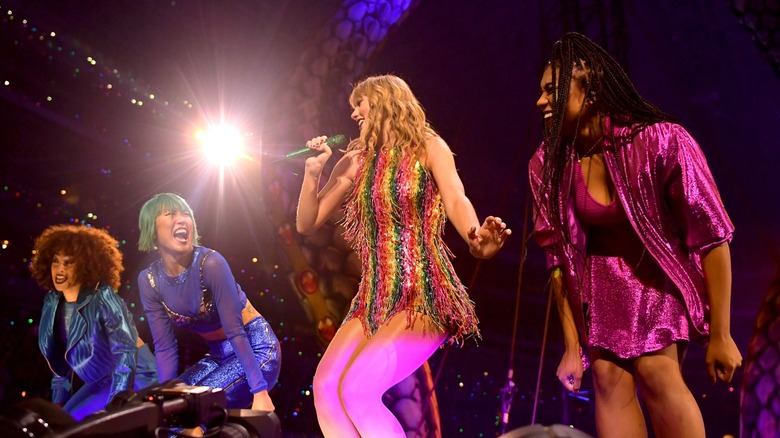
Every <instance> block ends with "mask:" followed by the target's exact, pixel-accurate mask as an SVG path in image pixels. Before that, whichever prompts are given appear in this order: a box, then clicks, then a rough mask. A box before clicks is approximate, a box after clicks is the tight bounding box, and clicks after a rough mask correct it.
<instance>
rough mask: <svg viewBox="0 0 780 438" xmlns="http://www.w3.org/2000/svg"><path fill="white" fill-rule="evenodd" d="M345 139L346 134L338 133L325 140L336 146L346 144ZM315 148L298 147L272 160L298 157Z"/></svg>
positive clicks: (331, 145)
mask: <svg viewBox="0 0 780 438" xmlns="http://www.w3.org/2000/svg"><path fill="white" fill-rule="evenodd" d="M345 140H346V137H344V134H338V135H334V136H332V137H328V139H327V140H325V144H327V145H328V146H330V147H335V146H340V145H342V144H344V141H345ZM313 150H314V149H312V148H310V147H305V148H301V149H298V150H297V151H293V152H290V153H287V154H284V155H282V157H281V158H279V159H277V160H274V161H272V163H278V162H279V161H282V160H286V159H288V158H293V157H296V156H298V155H301V154H305V153H307V152H311V151H313Z"/></svg>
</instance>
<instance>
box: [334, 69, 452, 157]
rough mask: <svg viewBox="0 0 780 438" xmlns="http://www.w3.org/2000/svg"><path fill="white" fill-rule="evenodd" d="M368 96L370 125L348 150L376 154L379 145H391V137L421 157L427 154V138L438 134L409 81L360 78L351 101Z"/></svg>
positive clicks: (354, 103)
mask: <svg viewBox="0 0 780 438" xmlns="http://www.w3.org/2000/svg"><path fill="white" fill-rule="evenodd" d="M363 97H365V98H367V99H368V104H369V107H370V110H369V113H368V118H367V119H366V120H365V121H364V122H363V123H367V124H368V126H367V127H366V129H364V130H363V131H362V132H361V134H360V137H359V138H356V139H354V140H352V141H351V142H350V143H349V145H348V146H347V150H355V149H358V150H365V151H367V152H368V153H369V154H373V153H374V151H376V150H377V148H380V147H382V148H383V147H387V146H388V145H385V144H383V143H384V141H386V140H388V139H391V140H392V141H393V145H394V146H395V147H396V148H398V149H400V150H402V151H403V152H404V153H408V154H411V155H412V156H415V157H417V158H418V159H419V158H421V157H423V156H424V154H425V142H426V140H427V139H428V138H430V137H438V136H439V134H437V133H436V131H434V129H433V128H432V127H431V126H430V124H429V123H428V121H427V120H426V118H425V110H424V109H423V107H422V105H420V102H419V101H418V100H417V97H415V96H414V93H412V89H411V88H409V85H408V84H407V83H406V82H405V81H404V80H403V79H401V78H399V77H398V76H394V75H382V76H371V77H368V78H366V79H363V80H362V81H360V82H358V84H357V85H355V87H354V88H353V89H352V93H351V94H350V96H349V104H350V105H351V106H352V107H353V108H356V107H357V106H358V105H359V103H360V100H361V99H362V98H363Z"/></svg>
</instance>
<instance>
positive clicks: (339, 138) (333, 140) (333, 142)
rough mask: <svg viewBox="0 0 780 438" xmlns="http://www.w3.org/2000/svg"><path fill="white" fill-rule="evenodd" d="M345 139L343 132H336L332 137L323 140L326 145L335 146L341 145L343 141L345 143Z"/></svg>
mask: <svg viewBox="0 0 780 438" xmlns="http://www.w3.org/2000/svg"><path fill="white" fill-rule="evenodd" d="M346 141H347V137H345V136H344V134H338V135H334V136H332V137H328V139H327V140H325V143H327V144H328V146H330V147H335V146H341V145H343V144H344V143H346Z"/></svg>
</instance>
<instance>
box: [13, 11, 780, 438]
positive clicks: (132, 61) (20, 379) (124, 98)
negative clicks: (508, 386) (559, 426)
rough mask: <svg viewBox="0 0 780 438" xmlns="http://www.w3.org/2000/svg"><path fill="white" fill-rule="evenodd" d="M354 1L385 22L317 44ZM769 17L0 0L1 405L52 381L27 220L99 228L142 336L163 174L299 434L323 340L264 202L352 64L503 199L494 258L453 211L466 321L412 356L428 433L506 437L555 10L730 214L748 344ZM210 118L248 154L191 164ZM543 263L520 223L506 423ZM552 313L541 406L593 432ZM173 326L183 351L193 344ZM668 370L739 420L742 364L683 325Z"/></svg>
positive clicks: (767, 201)
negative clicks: (701, 171) (284, 158)
mask: <svg viewBox="0 0 780 438" xmlns="http://www.w3.org/2000/svg"><path fill="white" fill-rule="evenodd" d="M754 3H755V4H760V5H764V6H765V7H766V8H769V9H767V10H768V11H769V12H772V13H771V14H770V13H767V14H765V15H763V17H769V18H764V20H770V21H761V20H759V21H758V22H757V21H756V20H755V19H753V20H752V21H751V19H750V17H747V19H745V15H744V14H741V13H739V12H740V11H741V10H744V9H745V7H744V5H745V4H754ZM740 5H741V6H740ZM732 7H734V8H735V9H733V8H732ZM738 7H742V9H739V8H738ZM382 8H385V9H382ZM772 8H774V9H772ZM762 10H764V9H762ZM361 11H362V12H363V13H365V12H366V11H369V12H371V13H374V14H376V15H377V16H378V17H379V19H380V20H379V21H381V19H384V20H386V21H387V22H390V23H391V25H390V26H388V27H387V28H386V29H385V31H381V32H379V31H377V30H376V29H374V28H371V27H370V23H369V24H366V22H365V21H364V22H362V23H363V25H364V26H365V27H366V28H364V29H362V32H364V34H365V35H367V36H368V37H367V39H366V40H364V41H363V42H362V43H360V42H355V43H354V44H352V45H349V46H338V48H337V49H336V48H334V47H335V46H336V45H337V43H336V42H333V41H332V38H330V37H328V36H327V34H328V32H333V33H334V34H337V35H341V34H344V33H347V34H348V33H349V32H351V31H354V30H352V29H346V28H344V27H339V25H338V23H339V21H338V20H339V19H343V18H344V17H346V18H347V19H345V20H344V21H341V23H342V24H343V23H345V22H348V21H349V20H348V19H351V18H354V17H355V16H357V15H359V14H360V13H361ZM372 11H373V12H372ZM383 11H387V13H386V14H385V12H383ZM383 14H385V15H383ZM387 14H391V15H392V14H396V15H394V16H392V17H390V16H387ZM777 14H778V11H777V5H776V2H773V1H766V2H748V1H744V2H738V1H735V2H733V4H732V3H729V2H726V1H709V0H692V1H685V2H678V1H674V0H659V1H652V2H648V1H622V2H621V1H604V2H595V1H584V0H583V1H578V0H560V1H544V0H528V1H519V0H518V1H499V0H487V1H479V2H477V1H466V0H419V1H409V0H406V1H380V0H375V1H356V0H352V1H345V2H343V3H342V2H340V1H337V0H291V1H281V0H271V1H262V0H227V1H219V2H217V1H207V0H165V1H153V0H133V1H130V0H111V1H100V0H82V1H73V0H57V1H51V0H45V1H44V0H39V1H29V0H25V1H23V0H13V1H8V0H0V148H1V149H0V150H1V152H0V156H1V157H2V159H1V160H0V243H1V244H2V246H1V247H0V291H1V292H2V294H3V299H2V301H0V303H1V304H0V400H1V403H2V405H3V406H8V405H11V404H13V403H15V402H18V401H20V400H22V399H23V398H30V397H36V396H38V397H46V396H47V391H48V387H49V381H50V377H51V374H50V371H49V370H48V368H47V365H46V363H45V361H44V360H43V358H42V356H41V355H40V352H39V351H38V348H37V323H38V316H39V313H40V306H41V302H42V298H43V294H44V292H43V291H41V290H40V289H39V288H38V287H37V285H36V284H35V283H34V281H33V280H32V279H31V278H30V275H29V271H28V264H29V258H30V256H31V247H32V239H33V238H34V237H35V236H36V235H38V234H39V233H40V232H41V231H42V230H43V229H44V228H45V227H46V226H48V225H51V224H57V223H64V222H71V223H77V222H78V223H85V224H90V225H91V226H96V227H103V228H107V229H109V230H110V232H111V233H112V234H113V235H114V236H115V237H117V238H118V239H120V240H121V242H122V248H121V249H122V252H123V254H124V257H125V266H126V269H127V271H126V273H125V275H124V276H123V279H124V281H125V283H124V286H123V288H122V290H121V291H120V293H121V295H122V296H123V297H124V298H125V300H126V301H127V302H128V304H129V305H130V306H131V310H132V311H133V313H134V315H135V318H136V323H137V325H138V327H139V330H140V331H141V335H142V337H143V338H144V339H145V340H146V341H150V340H151V339H150V336H149V333H148V327H147V326H146V323H145V321H144V319H143V312H142V309H141V308H140V303H139V302H138V297H137V291H136V285H135V277H136V275H137V273H138V272H139V270H140V269H142V268H143V267H145V266H146V264H148V262H149V261H150V259H149V257H148V256H144V255H142V254H140V253H139V252H138V251H137V249H136V246H135V243H136V241H137V238H138V229H137V215H138V211H139V208H140V206H141V204H142V202H143V201H145V200H146V199H148V198H149V197H150V196H151V195H152V194H154V193H157V192H161V191H170V192H178V193H181V194H182V195H183V196H184V197H185V198H187V199H188V200H189V201H191V204H192V206H193V208H194V210H195V214H196V218H197V220H198V225H199V228H200V231H201V234H202V236H203V243H204V244H205V245H207V246H209V247H213V248H215V249H217V250H219V251H220V252H221V253H222V254H224V255H225V256H226V258H227V259H228V261H229V262H230V264H231V266H232V268H233V271H234V273H235V274H236V276H237V279H238V281H239V283H240V284H241V285H242V287H243V288H244V290H245V291H247V293H248V295H250V298H251V300H252V301H253V302H254V303H255V305H256V307H257V308H258V309H259V310H260V311H261V312H262V313H263V314H264V315H265V316H266V318H267V319H268V320H269V321H270V322H271V323H272V325H273V327H274V330H276V332H277V334H278V335H279V337H280V339H281V340H282V348H283V357H284V365H283V368H282V375H281V378H280V381H279V384H278V385H277V387H276V388H275V389H274V390H273V392H272V397H273V398H274V400H275V403H276V406H277V409H278V410H277V413H278V415H279V417H280V418H281V419H282V423H283V426H284V429H285V434H286V436H317V433H318V428H317V425H316V418H315V413H314V409H313V403H312V398H311V393H310V389H311V386H310V385H311V377H312V375H313V373H314V369H315V367H316V364H317V361H318V358H319V354H320V353H321V349H320V346H319V344H318V342H317V340H316V336H315V333H314V330H313V329H312V328H311V324H310V323H309V320H308V318H307V313H306V311H305V309H304V308H303V307H302V306H301V304H300V302H299V300H298V298H297V296H296V295H295V293H294V292H293V291H292V289H291V286H290V283H289V281H288V279H287V276H288V273H289V272H290V270H291V269H292V267H291V265H290V262H289V260H288V258H287V256H286V255H285V254H284V253H283V252H282V251H281V250H280V249H279V245H278V243H277V238H276V229H275V227H274V226H273V220H272V218H271V213H270V211H271V210H272V209H273V208H275V207H279V205H271V204H272V203H271V201H270V197H269V195H268V192H267V187H268V186H269V185H270V184H271V183H272V182H281V183H282V189H283V190H285V191H286V192H287V193H288V195H287V196H286V197H285V198H284V199H286V200H287V201H286V202H287V203H286V204H285V205H283V206H282V209H283V210H284V211H286V212H287V213H288V214H289V213H290V212H292V211H294V201H295V198H294V196H295V191H296V190H297V189H298V184H299V182H300V177H299V175H298V173H297V172H299V170H300V169H302V163H301V162H300V161H288V162H284V163H281V164H270V161H271V160H270V158H273V157H274V156H277V155H278V154H281V153H284V152H288V151H292V150H295V149H297V148H299V147H301V146H302V145H303V143H304V142H305V141H306V139H308V138H309V137H311V136H314V135H319V134H322V133H324V134H334V133H338V132H343V133H345V134H346V135H347V136H348V137H353V136H356V135H357V129H356V126H355V125H354V124H353V122H352V121H351V120H350V119H349V114H350V112H351V110H350V108H349V107H348V104H347V102H346V93H347V92H348V91H349V84H350V83H351V82H354V81H355V80H356V79H359V78H360V77H364V76H366V75H369V74H378V73H395V74H398V75H399V76H401V77H403V78H405V79H406V80H407V81H408V82H409V83H410V85H411V86H412V89H413V90H414V91H415V92H416V94H417V96H418V97H419V99H420V100H421V102H422V103H423V105H424V106H425V107H426V110H427V111H428V116H429V119H430V120H431V121H432V123H433V125H434V127H435V128H436V129H437V130H438V131H439V132H440V133H441V134H442V136H443V137H444V139H445V140H446V141H447V142H448V143H449V144H450V146H451V147H452V149H453V151H454V152H455V153H456V162H457V164H458V167H459V169H460V173H461V177H462V179H463V182H464V184H465V187H466V190H467V194H468V195H469V196H470V198H471V199H472V201H473V203H474V205H475V207H476V209H477V211H478V213H479V215H480V216H481V217H484V216H485V215H488V214H494V215H499V216H501V217H502V218H503V219H504V220H505V221H506V222H508V223H509V224H510V226H511V227H512V228H513V230H514V233H515V234H514V235H513V236H512V238H511V240H510V241H509V242H508V243H507V245H506V247H505V249H504V250H503V251H502V253H501V254H500V255H499V256H497V258H496V259H494V260H491V261H488V262H485V263H481V264H477V263H476V261H475V260H474V259H473V258H471V257H470V256H469V255H468V251H467V249H466V248H465V245H464V244H463V243H462V242H461V241H460V240H459V239H458V238H457V234H456V233H455V232H454V229H452V228H449V229H448V233H447V240H448V242H449V244H450V246H451V248H452V249H453V251H454V252H455V254H456V256H457V258H456V260H455V265H456V269H457V270H458V272H459V274H460V276H461V278H462V279H463V280H464V282H465V283H467V284H468V285H470V287H471V293H472V297H473V299H474V301H475V302H476V304H477V310H478V314H479V317H480V319H481V328H482V331H483V339H482V341H481V342H479V344H478V345H476V344H475V343H473V342H472V343H468V344H466V345H465V346H463V347H462V348H454V349H449V350H446V351H445V350H442V351H440V352H439V353H437V354H436V355H434V357H433V358H432V360H431V361H430V364H431V367H432V370H433V374H434V375H436V376H437V377H438V380H437V381H436V391H437V395H438V401H439V410H440V413H441V419H442V430H443V435H444V436H445V437H454V436H463V437H495V436H498V435H500V431H501V425H500V412H501V403H500V398H501V394H502V392H501V389H502V387H504V385H505V383H506V381H505V380H506V379H505V376H506V372H507V369H508V367H509V360H510V349H511V339H512V332H513V318H514V307H515V300H516V294H517V290H518V268H519V264H520V259H521V257H520V254H521V246H522V238H521V232H522V230H523V221H524V216H523V214H524V208H525V202H526V186H527V178H526V165H527V162H528V159H529V157H530V155H531V153H532V151H533V149H534V148H535V147H536V146H537V145H538V143H539V141H540V138H541V117H540V114H539V113H538V111H537V110H536V109H535V107H534V103H535V101H536V99H537V97H538V93H539V80H540V75H541V71H542V67H543V65H544V62H545V61H546V59H547V56H548V53H549V50H550V47H551V45H552V42H553V41H555V40H556V39H557V38H558V37H560V35H561V34H562V32H563V31H565V30H580V31H584V32H585V33H586V34H588V35H589V36H591V37H592V38H593V39H595V40H596V41H597V42H599V43H601V44H602V45H604V46H605V47H606V48H608V49H609V51H610V52H611V53H612V54H613V55H614V56H615V57H616V58H617V59H618V60H620V61H621V62H622V63H623V65H624V66H625V67H626V69H627V70H628V73H629V75H630V76H631V77H632V79H633V80H634V83H635V85H636V86H637V88H638V89H639V91H640V93H642V94H643V96H644V97H646V98H647V99H648V100H650V101H651V102H653V103H655V104H657V105H658V106H660V107H661V108H662V109H663V110H665V111H667V112H669V113H671V114H673V115H674V116H676V117H678V118H679V120H680V121H681V122H682V124H684V125H685V126H686V127H687V128H688V130H689V131H690V132H691V133H692V134H693V135H694V137H695V138H696V139H697V140H698V141H699V143H700V144H701V147H702V149H703V150H704V152H705V154H706V156H707V157H708V160H709V164H710V166H711V168H712V171H713V173H714V175H715V179H716V181H717V182H718V185H719V188H720V190H721V195H722V197H723V201H724V203H725V205H726V207H727V208H728V210H729V212H730V214H731V217H732V220H733V221H734V223H735V225H736V229H737V231H736V234H735V236H734V241H733V246H732V257H733V268H734V288H733V313H732V332H733V335H734V337H735V339H736V341H737V344H738V345H739V347H740V349H741V350H742V352H743V355H745V353H746V348H747V343H748V339H749V337H750V334H751V330H752V327H753V324H754V319H755V316H756V312H757V309H758V305H759V303H760V302H761V300H762V297H763V295H764V293H765V291H766V289H767V287H768V284H769V280H770V277H771V275H772V273H773V271H774V270H775V269H776V267H777V266H778V260H779V257H778V232H777V230H778V226H780V219H778V218H779V217H780V211H779V210H778V208H779V207H778V205H779V204H780V202H779V201H780V191H778V177H777V167H778V165H780V147H779V146H780V145H778V141H777V136H778V135H777V133H778V126H779V125H778V124H779V123H780V83H779V82H778V77H777V73H776V71H775V70H773V67H776V65H777V64H773V62H774V61H773V60H774V59H775V58H773V57H772V56H775V57H777V52H775V53H774V54H773V53H772V52H771V50H772V47H773V44H774V47H776V46H777V45H778V43H780V38H779V39H776V40H772V37H773V35H774V34H772V33H768V32H767V31H766V29H770V30H771V29H773V27H776V25H777V17H778V15H777ZM339 17H341V18H339ZM772 17H774V18H772ZM740 18H743V19H745V20H743V21H740ZM754 18H755V17H754ZM772 19H773V20H775V21H771V20H772ZM751 23H752V24H751ZM767 35H768V36H767ZM754 36H757V37H758V42H756V41H754V39H753V37H754ZM774 37H777V35H774ZM767 38H769V39H768V40H767ZM353 42H354V41H353ZM775 50H776V49H775ZM767 51H769V52H767ZM333 59H336V62H335V63H334V62H333ZM329 60H330V61H329ZM223 120H224V121H226V122H229V123H233V124H236V125H237V126H238V127H239V128H240V129H241V130H242V132H245V133H251V136H250V137H249V138H250V140H251V146H252V148H253V149H254V151H253V153H254V154H255V157H256V159H255V160H254V161H251V162H250V161H246V160H245V161H242V162H241V163H240V164H239V165H238V166H237V167H235V168H232V169H227V170H225V171H223V172H222V173H220V171H219V170H218V168H217V167H215V166H212V165H209V163H205V162H202V160H201V157H200V154H199V152H197V145H196V141H195V139H194V137H193V135H192V134H193V132H194V131H195V130H196V129H197V128H199V127H203V126H206V125H207V124H209V123H211V124H216V123H219V122H220V121H223ZM334 161H335V160H334ZM269 179H271V181H269ZM274 199H275V198H274ZM545 280H546V279H545V268H544V263H543V258H542V255H541V253H540V252H539V250H538V248H536V247H535V246H534V245H533V244H531V245H530V246H529V253H528V257H527V262H526V263H525V272H524V275H523V278H522V287H521V292H520V293H521V297H520V303H521V304H520V313H519V325H518V329H517V332H516V335H517V343H516V350H515V356H514V364H513V367H514V369H515V378H514V383H515V384H516V389H517V393H516V395H515V398H514V403H513V405H512V411H511V415H510V421H509V429H512V428H517V427H520V426H523V425H527V424H530V423H531V415H532V410H533V397H534V392H535V387H536V379H537V371H538V368H539V356H540V354H541V351H542V337H543V333H544V323H545V310H546V304H547V295H546V293H545V291H544V283H545ZM557 327H558V323H557V320H555V319H553V320H552V321H551V331H550V333H549V341H548V346H547V349H546V353H545V355H544V363H543V367H542V372H541V386H540V388H541V390H540V395H539V407H538V412H537V417H536V421H537V422H539V423H543V424H551V423H566V424H572V425H574V426H575V427H576V428H579V429H581V430H584V431H588V432H591V433H592V432H593V429H594V426H593V403H592V400H591V399H590V398H589V393H586V394H585V396H584V397H580V398H574V397H570V396H567V395H566V394H564V393H563V392H562V390H561V386H560V384H559V383H558V382H557V380H556V378H555V375H554V371H555V368H556V367H557V364H558V358H559V357H560V353H561V350H560V334H559V332H558V330H557ZM187 339H189V340H188V341H185V342H183V344H185V353H186V354H191V355H192V357H194V356H195V355H197V354H202V353H203V352H204V351H205V350H204V347H203V345H202V344H200V343H198V342H197V340H196V339H193V338H187ZM684 375H685V378H686V380H687V382H688V384H689V385H690V387H691V389H692V391H693V394H694V396H695V397H696V400H697V401H698V402H699V404H700V406H701V408H702V412H703V414H704V419H705V424H706V427H707V431H708V436H723V435H724V434H734V435H736V434H737V433H738V430H739V388H740V383H741V379H742V374H741V372H738V373H737V375H736V378H735V381H734V382H733V383H732V385H723V384H718V385H715V386H712V385H710V384H709V383H707V379H706V373H705V368H704V349H703V348H702V346H698V345H694V346H691V348H690V350H689V352H688V358H687V360H686V363H685V368H684Z"/></svg>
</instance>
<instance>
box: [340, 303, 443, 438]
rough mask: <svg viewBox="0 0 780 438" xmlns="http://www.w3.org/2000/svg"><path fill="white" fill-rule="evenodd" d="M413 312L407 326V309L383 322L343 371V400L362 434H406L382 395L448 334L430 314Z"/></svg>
mask: <svg viewBox="0 0 780 438" xmlns="http://www.w3.org/2000/svg"><path fill="white" fill-rule="evenodd" d="M414 316H415V317H416V318H417V319H416V320H415V322H414V324H413V325H412V327H407V314H406V313H400V314H398V315H396V316H394V317H392V318H391V319H390V320H389V321H387V322H386V323H385V324H384V325H382V327H380V328H379V330H377V332H376V334H374V336H372V337H371V339H370V340H369V341H368V342H366V343H365V344H364V345H363V346H362V348H361V350H360V351H359V352H358V354H357V355H356V356H355V358H354V360H352V363H350V364H349V366H348V368H347V370H346V372H345V374H344V377H343V379H342V381H341V397H342V401H343V403H344V407H345V408H346V410H347V415H349V418H350V419H351V420H352V424H354V426H355V428H357V430H358V431H359V432H360V435H361V436H364V437H378V438H385V437H388V438H389V437H393V438H405V437H406V433H405V432H404V430H403V427H402V426H401V424H400V423H399V422H398V419H397V418H396V417H395V416H394V415H393V414H392V412H390V410H389V409H387V407H386V406H385V405H384V403H382V395H383V394H384V393H385V392H386V391H387V390H388V389H390V388H391V387H392V386H393V385H395V384H396V383H398V382H400V381H401V380H403V379H405V378H406V377H408V376H409V375H410V374H412V373H413V372H414V371H415V370H416V369H417V368H419V367H420V366H422V364H423V363H425V361H426V360H428V358H429V357H431V355H432V354H433V353H434V352H435V351H436V349H438V348H439V346H441V344H442V342H444V340H445V339H446V338H447V334H446V333H443V332H442V331H441V330H440V329H439V328H437V327H436V326H435V325H434V324H433V323H432V322H431V321H430V318H429V317H427V316H424V315H421V314H417V315H414Z"/></svg>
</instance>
